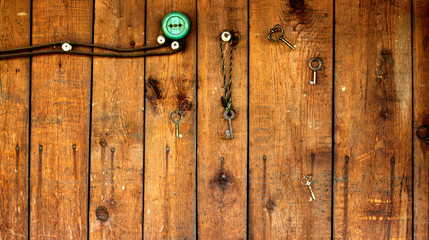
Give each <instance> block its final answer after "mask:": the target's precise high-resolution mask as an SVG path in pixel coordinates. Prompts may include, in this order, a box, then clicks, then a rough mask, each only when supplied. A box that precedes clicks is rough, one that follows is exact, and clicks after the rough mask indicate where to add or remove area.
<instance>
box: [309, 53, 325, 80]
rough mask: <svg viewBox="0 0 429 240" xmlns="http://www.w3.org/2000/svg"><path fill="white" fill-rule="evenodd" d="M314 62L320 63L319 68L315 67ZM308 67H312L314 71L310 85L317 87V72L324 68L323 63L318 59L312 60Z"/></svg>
mask: <svg viewBox="0 0 429 240" xmlns="http://www.w3.org/2000/svg"><path fill="white" fill-rule="evenodd" d="M314 61H317V62H318V63H319V65H318V66H317V67H313V62H314ZM308 66H309V67H310V69H311V70H313V81H310V85H315V84H316V83H317V82H316V72H317V70H319V69H320V68H321V67H322V61H321V60H320V59H318V58H312V59H310V62H309V63H308Z"/></svg>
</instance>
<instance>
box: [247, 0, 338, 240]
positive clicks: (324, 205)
mask: <svg viewBox="0 0 429 240" xmlns="http://www.w3.org/2000/svg"><path fill="white" fill-rule="evenodd" d="M332 6H333V3H332V1H281V0H277V1H271V2H270V4H267V3H264V2H260V1H250V13H249V14H250V16H249V17H250V21H249V25H250V36H249V42H250V46H249V48H250V53H249V58H250V66H251V67H250V69H249V72H250V76H249V81H250V89H249V98H250V100H249V104H250V113H249V114H250V115H249V119H250V126H249V128H250V133H249V138H250V146H249V155H250V156H249V157H250V160H249V161H250V162H249V167H250V176H249V178H250V194H249V197H250V199H249V201H250V202H249V210H250V213H249V225H250V226H249V228H250V236H249V237H250V239H312V238H314V239H327V238H329V237H330V236H331V211H330V209H331V191H332V187H331V181H332V180H331V172H332V170H331V162H332V153H331V150H332V133H331V130H332V115H331V114H332V38H333V35H332V34H333V31H332V22H333V21H332V20H333V7H332ZM261 19H264V20H263V21H261ZM276 24H280V25H282V26H283V27H284V31H285V33H284V37H285V38H286V39H288V40H289V41H290V42H292V43H296V44H297V48H296V50H291V49H290V48H288V47H287V45H285V44H284V43H282V42H277V43H276V42H270V41H268V39H267V34H268V33H269V30H270V29H271V28H273V27H274V26H275V25H276ZM317 56H319V57H320V58H321V60H322V68H321V69H320V70H319V71H318V72H317V78H318V83H317V85H309V81H310V80H311V79H312V76H313V72H312V71H311V70H310V69H309V67H308V61H309V60H310V58H313V57H317ZM304 175H311V176H312V177H313V178H314V183H313V184H312V187H313V190H314V193H315V197H316V200H315V201H311V202H310V201H309V198H310V192H309V190H308V188H307V187H306V186H304V185H302V184H301V178H302V177H303V176H304Z"/></svg>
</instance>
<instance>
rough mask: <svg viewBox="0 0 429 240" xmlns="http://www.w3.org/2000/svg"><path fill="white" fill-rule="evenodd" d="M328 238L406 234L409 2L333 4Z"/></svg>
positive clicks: (408, 209) (408, 198) (408, 233)
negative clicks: (332, 143) (331, 185)
mask: <svg viewBox="0 0 429 240" xmlns="http://www.w3.org/2000/svg"><path fill="white" fill-rule="evenodd" d="M335 3H336V5H335V12H336V19H335V22H336V27H335V32H336V33H335V53H336V56H335V71H336V72H335V146H336V147H335V188H334V189H335V196H334V199H335V201H334V238H335V239H349V238H354V239H411V227H412V226H411V223H412V180H411V179H412V177H411V174H412V162H411V155H412V152H411V151H412V148H411V137H412V129H411V126H412V123H411V118H412V112H411V111H412V108H411V105H412V104H411V97H412V95H411V93H412V89H411V86H412V82H411V69H412V66H411V45H410V41H411V8H410V7H411V4H410V2H409V1H406V0H403V1H368V2H357V1H345V0H343V1H336V2H335Z"/></svg>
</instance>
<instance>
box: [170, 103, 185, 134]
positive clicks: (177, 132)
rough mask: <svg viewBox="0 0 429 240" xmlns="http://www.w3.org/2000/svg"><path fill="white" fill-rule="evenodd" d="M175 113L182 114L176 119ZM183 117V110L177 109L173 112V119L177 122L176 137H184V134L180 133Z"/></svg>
mask: <svg viewBox="0 0 429 240" xmlns="http://www.w3.org/2000/svg"><path fill="white" fill-rule="evenodd" d="M175 114H178V115H180V118H179V120H175V119H174V115H175ZM182 119H183V114H182V112H181V111H180V110H176V111H173V112H172V113H171V121H173V122H174V123H175V124H176V137H177V138H181V137H182V134H179V123H180V122H181V121H182Z"/></svg>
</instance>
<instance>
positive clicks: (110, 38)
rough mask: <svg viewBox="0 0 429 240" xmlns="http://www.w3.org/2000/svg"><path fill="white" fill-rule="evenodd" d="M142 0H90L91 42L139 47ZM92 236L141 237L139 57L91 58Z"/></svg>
mask: <svg viewBox="0 0 429 240" xmlns="http://www.w3.org/2000/svg"><path fill="white" fill-rule="evenodd" d="M144 34H145V1H144V0H133V1H127V2H122V1H119V0H108V1H99V0H96V1H95V23H94V42H95V43H96V44H103V45H108V46H115V47H121V48H132V47H140V46H143V45H144ZM93 71H94V74H93V102H92V109H93V111H92V138H91V175H90V179H91V189H90V195H91V197H90V215H89V217H90V238H91V239H142V221H143V219H142V214H143V176H142V175H143V124H144V123H143V104H144V99H143V98H144V58H135V59H118V58H99V57H95V58H94V70H93Z"/></svg>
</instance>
